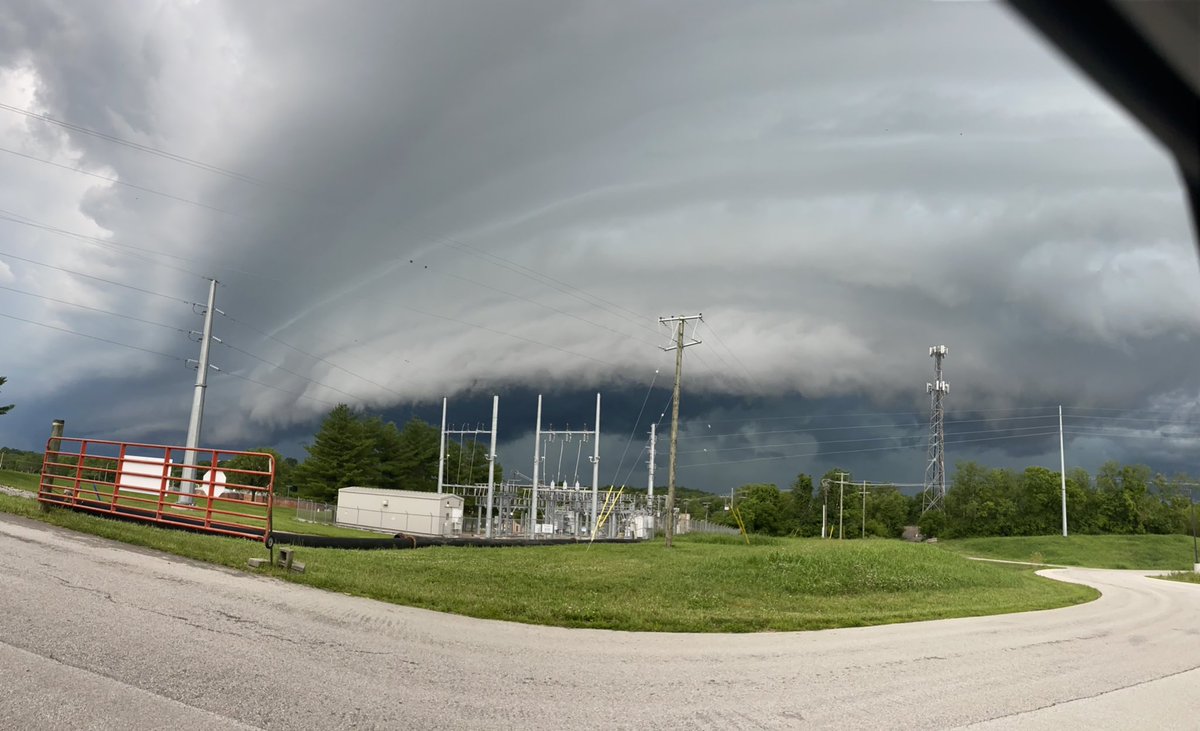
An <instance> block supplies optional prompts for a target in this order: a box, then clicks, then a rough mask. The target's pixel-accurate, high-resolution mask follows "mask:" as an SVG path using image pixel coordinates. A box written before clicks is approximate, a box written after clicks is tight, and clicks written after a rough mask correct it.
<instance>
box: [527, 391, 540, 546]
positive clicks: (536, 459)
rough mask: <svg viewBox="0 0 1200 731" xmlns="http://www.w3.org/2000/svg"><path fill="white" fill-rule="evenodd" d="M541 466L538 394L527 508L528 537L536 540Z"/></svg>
mask: <svg viewBox="0 0 1200 731" xmlns="http://www.w3.org/2000/svg"><path fill="white" fill-rule="evenodd" d="M541 466H542V395H541V394H540V393H539V394H538V405H537V424H536V425H535V427H534V430H533V498H532V500H531V501H530V502H531V506H530V508H529V535H530V537H532V538H537V510H538V471H539V468H541Z"/></svg>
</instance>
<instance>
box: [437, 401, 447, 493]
mask: <svg viewBox="0 0 1200 731" xmlns="http://www.w3.org/2000/svg"><path fill="white" fill-rule="evenodd" d="M445 484H446V397H444V396H443V397H442V438H441V439H439V440H438V484H437V491H438V494H439V495H441V494H442V487H443V486H444V485H445Z"/></svg>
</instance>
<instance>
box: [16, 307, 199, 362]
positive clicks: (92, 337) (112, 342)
mask: <svg viewBox="0 0 1200 731" xmlns="http://www.w3.org/2000/svg"><path fill="white" fill-rule="evenodd" d="M0 317H7V318H8V319H10V320H17V321H18V322H25V323H28V324H30V325H37V326H38V327H44V328H47V329H49V330H57V331H58V332H62V333H67V334H69V335H78V336H79V337H81V338H88V339H89V340H97V341H99V342H101V343H108V344H109V345H118V346H120V347H122V348H129V349H130V350H140V351H141V352H143V353H150V354H151V355H161V356H162V357H164V358H170V359H171V360H177V361H181V362H184V359H183V358H180V357H179V356H177V355H171V354H170V353H164V352H162V351H159V350H151V349H150V348H143V347H142V346H140V345H130V344H129V343H122V342H118V341H116V340H110V339H108V338H102V337H100V336H98V335H89V334H87V333H81V332H79V331H77V330H70V329H68V328H65V327H59V326H57V325H50V324H48V323H45V322H38V321H37V320H27V319H25V318H24V317H17V316H16V315H8V314H5V313H3V312H0Z"/></svg>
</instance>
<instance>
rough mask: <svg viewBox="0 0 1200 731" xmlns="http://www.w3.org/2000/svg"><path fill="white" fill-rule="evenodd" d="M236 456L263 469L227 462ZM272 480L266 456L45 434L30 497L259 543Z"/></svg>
mask: <svg viewBox="0 0 1200 731" xmlns="http://www.w3.org/2000/svg"><path fill="white" fill-rule="evenodd" d="M239 458H246V459H243V463H244V462H246V461H250V460H254V462H256V463H258V464H261V465H262V466H263V467H264V469H261V470H260V469H248V468H240V467H230V466H229V464H230V463H231V462H232V461H233V460H236V459H239ZM214 467H215V469H214ZM274 484H275V460H274V458H273V457H272V456H271V455H270V454H261V453H258V452H234V451H229V450H220V449H191V448H187V447H172V446H166V445H161V444H135V443H131V442H110V441H105V440H100V439H74V438H71V437H51V438H50V440H49V441H48V442H47V444H46V452H45V457H44V459H43V461H42V473H41V480H40V481H39V484H38V496H37V499H38V501H39V502H41V503H42V504H44V505H56V506H60V507H66V508H72V509H74V510H83V511H87V512H91V513H98V514H107V515H114V516H119V517H122V518H129V519H133V520H140V521H144V522H147V523H155V524H159V525H163V526H169V527H175V528H187V529H190V530H195V531H201V532H206V533H215V534H218V535H226V536H236V537H238V538H250V539H253V540H261V541H264V542H265V541H267V540H268V539H269V538H270V535H271V512H272V507H273V504H274V503H273V500H272V489H273V487H274Z"/></svg>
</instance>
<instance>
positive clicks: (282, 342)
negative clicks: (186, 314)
mask: <svg viewBox="0 0 1200 731" xmlns="http://www.w3.org/2000/svg"><path fill="white" fill-rule="evenodd" d="M222 314H224V313H222ZM224 317H225V319H227V320H229V321H230V322H233V323H236V324H238V325H241V326H242V327H244V328H246V329H247V330H250V331H251V332H254V333H258V334H259V335H262V336H263V337H265V338H269V339H271V340H274V341H275V342H277V343H279V344H280V345H282V346H284V347H285V348H289V349H291V350H293V351H295V352H297V353H299V354H300V355H303V356H306V357H308V358H312V359H313V360H315V361H317V362H320V363H324V364H326V365H328V366H330V367H332V368H336V369H338V370H339V371H342V372H343V373H347V374H349V375H351V376H353V377H355V378H357V379H359V380H361V381H363V382H365V383H369V384H371V385H372V386H375V387H377V388H382V389H383V390H385V391H388V392H390V393H392V394H393V395H395V396H400V397H403V396H404V394H402V393H400V392H399V391H397V390H395V389H393V388H389V387H387V386H385V385H383V384H382V383H378V382H376V381H373V380H371V379H370V378H367V377H366V376H363V375H360V374H358V373H355V372H354V371H352V370H350V369H349V368H345V367H343V366H340V365H338V364H337V363H334V362H333V361H331V360H327V359H325V358H322V357H321V356H319V355H314V354H313V353H310V352H308V351H307V350H303V349H301V348H298V347H296V346H295V345H292V344H291V343H289V342H287V341H285V340H282V339H280V338H278V337H276V336H275V335H272V334H271V333H269V332H267V331H266V330H262V329H260V328H257V327H255V326H254V325H251V324H250V323H248V322H246V321H244V320H239V319H238V318H236V317H233V316H232V315H228V314H225V315H224ZM335 405H336V404H335Z"/></svg>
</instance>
